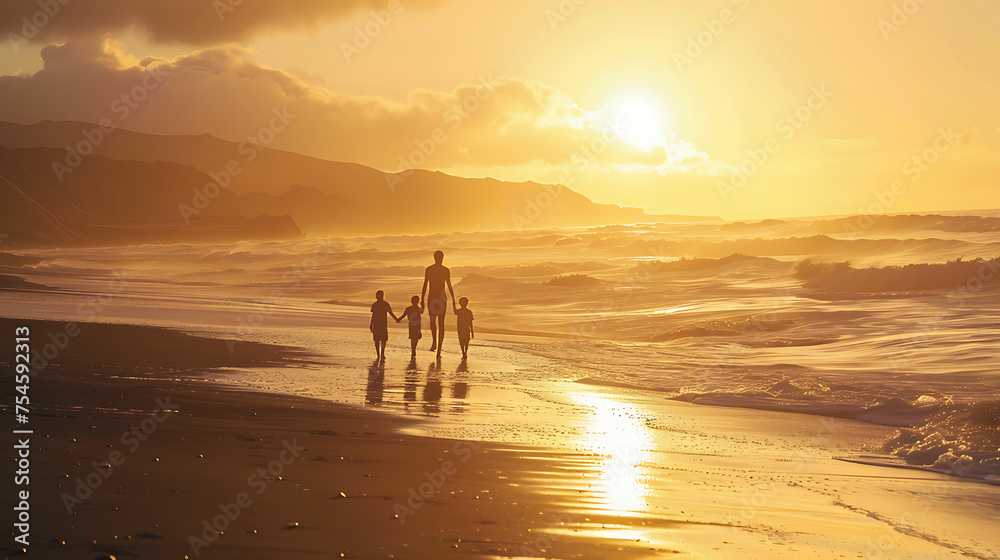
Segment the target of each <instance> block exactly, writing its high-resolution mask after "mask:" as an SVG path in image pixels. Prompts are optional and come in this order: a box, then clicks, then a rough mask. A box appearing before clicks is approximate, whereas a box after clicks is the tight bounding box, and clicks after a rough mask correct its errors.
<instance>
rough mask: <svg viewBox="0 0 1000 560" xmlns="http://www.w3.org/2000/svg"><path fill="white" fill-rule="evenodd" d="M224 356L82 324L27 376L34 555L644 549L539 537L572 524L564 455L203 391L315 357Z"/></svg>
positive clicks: (284, 401) (202, 343)
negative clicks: (258, 368)
mask: <svg viewBox="0 0 1000 560" xmlns="http://www.w3.org/2000/svg"><path fill="white" fill-rule="evenodd" d="M15 324H28V325H30V326H31V327H32V331H33V332H35V333H44V332H56V331H57V330H58V329H61V328H62V327H63V324H62V323H57V322H45V321H35V320H32V321H14V320H10V319H3V320H0V325H2V327H3V329H4V330H5V331H10V332H13V326H14V325H15ZM178 343H180V344H184V345H185V346H181V347H179V346H177V344H178ZM130 348H131V349H133V350H134V352H130V350H129V349H130ZM225 348H226V347H225V346H224V345H223V344H221V343H220V342H218V341H212V340H210V339H204V338H200V337H190V336H187V335H184V334H182V333H177V332H174V331H168V330H165V329H153V328H148V327H137V326H128V325H114V326H106V325H90V324H85V325H82V327H81V334H80V335H78V336H76V337H75V338H73V339H72V344H71V346H69V347H68V348H67V349H66V350H65V351H64V352H62V353H61V355H60V356H59V357H58V359H57V360H54V361H53V363H52V364H50V365H49V366H47V367H46V368H45V369H44V370H43V371H42V372H41V373H39V374H38V375H36V376H35V377H34V378H33V379H32V384H31V391H32V393H31V394H32V405H33V406H32V419H31V422H30V427H31V429H33V430H34V434H33V435H32V436H31V444H32V448H33V449H32V456H31V458H32V463H31V484H30V489H31V508H32V509H31V514H32V518H31V534H30V542H31V546H30V548H29V555H28V556H26V557H30V558H103V557H106V555H109V554H110V555H114V556H115V557H116V558H171V559H175V558H185V557H191V558H196V557H205V558H222V559H225V558H234V559H235V558H240V559H254V558H340V557H344V558H443V557H447V556H449V555H454V556H456V557H469V556H470V555H471V556H473V557H490V556H503V557H507V556H523V555H526V554H527V555H533V554H534V553H540V552H541V551H542V550H545V551H547V554H555V555H558V556H559V557H566V558H572V557H592V555H593V554H595V553H598V554H601V555H610V554H612V553H615V556H616V557H625V558H628V557H633V556H636V555H637V552H638V551H639V549H642V548H644V552H649V547H643V546H640V545H639V544H638V543H634V542H619V541H617V540H610V541H609V540H605V539H599V538H596V537H592V536H587V535H581V536H574V537H572V538H562V539H554V540H552V541H548V540H539V537H540V535H542V534H543V532H544V531H548V530H550V529H553V528H554V527H557V526H560V524H562V523H564V522H565V521H568V518H564V517H563V509H562V507H561V503H560V501H561V500H571V499H573V498H574V496H573V493H572V492H570V491H569V490H568V489H567V490H565V491H561V492H556V495H555V496H553V495H550V494H548V493H543V492H542V491H541V486H542V485H544V484H545V483H546V482H544V481H551V480H557V479H560V478H564V477H565V476H564V475H563V474H561V472H560V469H561V465H562V464H563V460H562V457H560V454H558V453H552V452H545V451H542V450H532V449H512V448H504V447H505V446H500V445H496V444H488V443H482V442H473V441H457V440H447V439H440V438H427V437H420V436H414V435H406V434H401V433H399V431H400V429H401V428H403V427H405V426H406V424H407V423H406V421H404V420H401V419H398V418H393V417H390V416H388V415H383V414H378V413H375V412H370V411H364V410H358V409H355V408H350V407H345V406H337V405H334V404H330V403H325V402H322V401H317V400H311V399H304V398H297V397H288V396H281V395H273V394H266V393H260V392H248V391H240V390H234V389H232V388H227V387H222V386H218V385H212V384H208V383H205V382H203V381H200V380H199V379H198V376H200V375H201V374H203V373H205V372H206V371H207V370H210V369H211V368H214V367H219V366H226V367H232V366H239V367H252V366H253V365H265V364H271V365H273V364H274V363H275V360H277V359H283V360H286V361H291V362H295V363H302V362H304V361H305V360H303V359H302V358H303V355H302V354H301V353H300V352H297V351H294V350H291V349H288V348H284V347H276V346H267V345H261V344H240V345H238V347H237V348H238V349H237V352H236V353H235V354H232V355H230V354H229V353H228V351H227V350H226V349H225ZM199 350H200V352H199ZM143 364H147V365H143ZM6 402H9V401H7V400H5V403H4V404H5V406H4V413H5V415H9V414H10V413H11V411H10V408H9V407H7V406H6ZM526 458H531V460H526ZM5 463H7V464H10V463H9V462H5ZM262 469H263V470H262ZM5 480H6V486H7V488H6V490H5V492H6V494H5V495H11V493H12V492H13V488H12V484H11V482H12V481H11V479H10V478H9V477H5ZM428 484H429V485H430V486H428ZM411 489H413V491H414V492H416V494H414V493H413V492H411ZM5 517H6V518H7V519H6V521H8V522H10V521H11V520H10V510H6V511H5ZM591 519H592V522H594V523H598V522H600V523H607V522H610V520H611V516H602V515H594V516H591ZM8 526H9V525H8ZM209 526H212V528H208V527H209ZM218 530H221V534H219V535H216V531H218ZM9 543H10V541H8V543H4V545H5V547H6V546H8V544H9ZM0 551H2V552H3V553H5V554H9V553H12V552H16V550H15V549H13V548H2V549H0Z"/></svg>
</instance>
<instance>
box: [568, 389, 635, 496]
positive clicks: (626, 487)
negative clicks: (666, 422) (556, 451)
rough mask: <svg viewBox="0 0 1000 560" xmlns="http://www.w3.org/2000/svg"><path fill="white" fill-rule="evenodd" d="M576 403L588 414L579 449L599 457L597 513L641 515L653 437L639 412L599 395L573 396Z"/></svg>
mask: <svg viewBox="0 0 1000 560" xmlns="http://www.w3.org/2000/svg"><path fill="white" fill-rule="evenodd" d="M572 396H573V399H574V401H575V402H576V403H578V404H579V405H581V406H584V407H586V408H589V409H590V410H591V411H592V413H591V414H590V415H588V416H587V418H586V419H585V421H584V422H585V424H584V425H583V426H582V428H583V429H582V432H583V435H582V440H581V442H580V444H581V447H582V448H583V449H586V450H588V451H590V452H592V453H594V454H596V455H598V456H599V457H600V459H599V460H598V463H597V464H596V467H597V469H598V471H599V473H598V474H599V487H598V489H597V492H596V493H595V495H596V496H597V499H598V502H599V503H598V504H595V505H596V506H597V508H598V509H601V510H610V511H612V512H614V513H617V514H621V515H627V514H632V515H644V514H645V513H646V512H647V511H648V504H647V502H646V499H647V495H648V492H649V486H648V483H647V481H648V480H649V477H650V475H651V473H650V472H649V470H648V469H647V468H646V465H647V462H648V461H650V460H651V458H652V456H651V448H652V446H653V436H652V434H651V433H650V429H649V428H648V427H647V426H646V423H645V420H644V418H643V415H642V414H641V412H640V411H639V409H637V408H635V407H633V406H631V405H628V404H625V403H622V402H619V401H616V400H614V399H613V398H609V397H606V396H603V395H595V394H593V393H582V392H581V393H574V394H573V395H572Z"/></svg>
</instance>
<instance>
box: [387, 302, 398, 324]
mask: <svg viewBox="0 0 1000 560" xmlns="http://www.w3.org/2000/svg"><path fill="white" fill-rule="evenodd" d="M389 315H392V318H393V319H395V320H396V322H397V323H398V322H399V318H398V317H396V314H395V313H393V312H392V306H391V305H390V306H389Z"/></svg>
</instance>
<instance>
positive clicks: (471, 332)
mask: <svg viewBox="0 0 1000 560" xmlns="http://www.w3.org/2000/svg"><path fill="white" fill-rule="evenodd" d="M469 338H476V329H475V328H474V327H473V326H472V321H469Z"/></svg>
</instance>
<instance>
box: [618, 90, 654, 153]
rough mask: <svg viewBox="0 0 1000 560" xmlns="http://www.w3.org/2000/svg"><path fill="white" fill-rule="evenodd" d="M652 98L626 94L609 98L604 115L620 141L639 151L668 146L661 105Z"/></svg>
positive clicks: (645, 95) (640, 94) (630, 93)
mask: <svg viewBox="0 0 1000 560" xmlns="http://www.w3.org/2000/svg"><path fill="white" fill-rule="evenodd" d="M651 97H652V96H650V95H648V94H642V93H638V94H637V93H632V92H626V93H622V94H620V95H617V96H615V97H614V98H612V99H611V100H610V101H609V103H608V104H607V105H606V109H605V114H606V115H607V116H608V117H609V119H610V123H611V124H610V126H611V127H612V128H613V130H614V131H615V133H616V134H617V135H618V137H619V138H621V139H622V140H624V141H625V142H628V143H629V144H631V145H633V146H635V147H636V148H639V149H640V150H646V151H648V150H650V149H652V148H654V147H656V146H665V145H666V144H667V139H668V138H667V131H666V129H667V123H666V118H665V114H664V113H665V111H664V109H663V108H662V107H661V105H662V104H661V103H657V102H656V101H655V100H654V99H651Z"/></svg>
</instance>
